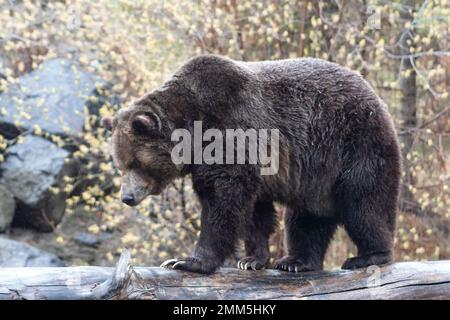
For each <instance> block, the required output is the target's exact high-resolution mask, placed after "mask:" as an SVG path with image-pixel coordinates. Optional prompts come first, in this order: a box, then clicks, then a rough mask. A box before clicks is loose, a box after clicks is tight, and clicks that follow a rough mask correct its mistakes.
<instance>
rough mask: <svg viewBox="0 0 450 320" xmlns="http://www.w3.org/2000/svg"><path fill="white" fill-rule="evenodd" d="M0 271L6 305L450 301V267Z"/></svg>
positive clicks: (125, 262)
mask: <svg viewBox="0 0 450 320" xmlns="http://www.w3.org/2000/svg"><path fill="white" fill-rule="evenodd" d="M129 259H130V253H129V251H125V253H124V254H123V255H122V257H121V258H120V260H119V263H118V265H117V267H116V268H110V267H67V268H4V269H0V299H171V300H175V299H450V260H445V261H433V262H399V263H394V264H390V265H387V266H383V267H377V266H371V267H369V268H367V269H360V270H356V271H333V272H318V273H317V272H316V273H299V274H295V273H287V272H282V271H277V270H270V269H268V270H262V271H243V270H238V269H233V268H223V269H221V270H220V271H219V272H217V273H215V274H213V275H210V276H205V275H199V274H194V273H187V272H181V271H174V270H166V269H163V268H159V267H132V266H130V265H129Z"/></svg>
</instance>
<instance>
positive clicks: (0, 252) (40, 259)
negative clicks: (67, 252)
mask: <svg viewBox="0 0 450 320" xmlns="http://www.w3.org/2000/svg"><path fill="white" fill-rule="evenodd" d="M64 266H65V265H64V262H62V261H61V259H59V258H58V257H57V256H55V255H54V254H51V253H48V252H45V251H42V250H40V249H37V248H35V247H32V246H30V245H28V244H26V243H23V242H19V241H14V240H9V239H6V238H2V237H0V267H3V268H21V267H64Z"/></svg>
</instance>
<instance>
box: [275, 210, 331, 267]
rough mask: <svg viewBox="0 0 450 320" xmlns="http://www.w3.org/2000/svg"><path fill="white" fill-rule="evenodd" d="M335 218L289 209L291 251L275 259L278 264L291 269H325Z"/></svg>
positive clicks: (287, 211) (289, 246)
mask: <svg viewBox="0 0 450 320" xmlns="http://www.w3.org/2000/svg"><path fill="white" fill-rule="evenodd" d="M336 227H337V221H336V220H335V219H334V218H328V217H318V216H314V215H312V214H311V213H303V212H301V213H300V212H295V211H293V210H292V209H287V210H286V214H285V228H286V244H287V250H288V255H287V256H285V257H283V258H281V259H279V260H277V261H276V262H275V268H276V269H280V270H284V271H289V272H304V271H313V270H322V269H323V260H324V258H325V253H326V250H327V248H328V245H329V243H330V240H331V238H332V237H333V234H334V232H335V231H336Z"/></svg>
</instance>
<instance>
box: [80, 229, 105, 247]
mask: <svg viewBox="0 0 450 320" xmlns="http://www.w3.org/2000/svg"><path fill="white" fill-rule="evenodd" d="M111 237H112V236H111V234H108V233H101V234H99V235H94V234H90V233H86V232H77V233H75V235H74V236H73V239H74V240H75V242H77V243H78V244H81V245H84V246H88V247H93V248H95V247H98V246H99V245H100V244H101V243H102V242H103V241H105V240H108V239H110V238H111Z"/></svg>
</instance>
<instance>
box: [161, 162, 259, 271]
mask: <svg viewBox="0 0 450 320" xmlns="http://www.w3.org/2000/svg"><path fill="white" fill-rule="evenodd" d="M233 168H234V169H233ZM245 168H247V170H245ZM253 172H254V169H253V168H251V167H250V168H249V167H248V166H246V165H240V166H239V165H237V166H228V167H224V166H222V167H214V166H208V167H202V168H198V169H197V170H196V171H195V173H193V174H192V179H193V182H194V189H195V191H196V192H197V195H198V196H199V199H200V203H201V205H202V214H201V229H200V238H199V240H198V242H197V245H196V247H195V249H194V252H193V254H192V256H191V257H189V258H185V259H171V260H167V261H166V262H164V263H163V264H162V265H161V266H162V267H165V268H170V269H178V270H185V271H191V272H198V273H206V274H208V273H212V272H214V271H215V270H217V269H218V268H219V267H221V266H222V264H223V262H224V261H225V259H226V258H227V257H228V256H229V255H231V254H232V253H233V251H234V249H235V244H236V239H237V237H238V232H239V230H240V228H241V227H242V225H243V224H244V223H245V220H246V219H247V218H249V217H250V214H251V213H252V212H251V210H252V208H253V207H254V203H255V201H256V189H257V181H258V179H257V178H256V176H254V175H253Z"/></svg>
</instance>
